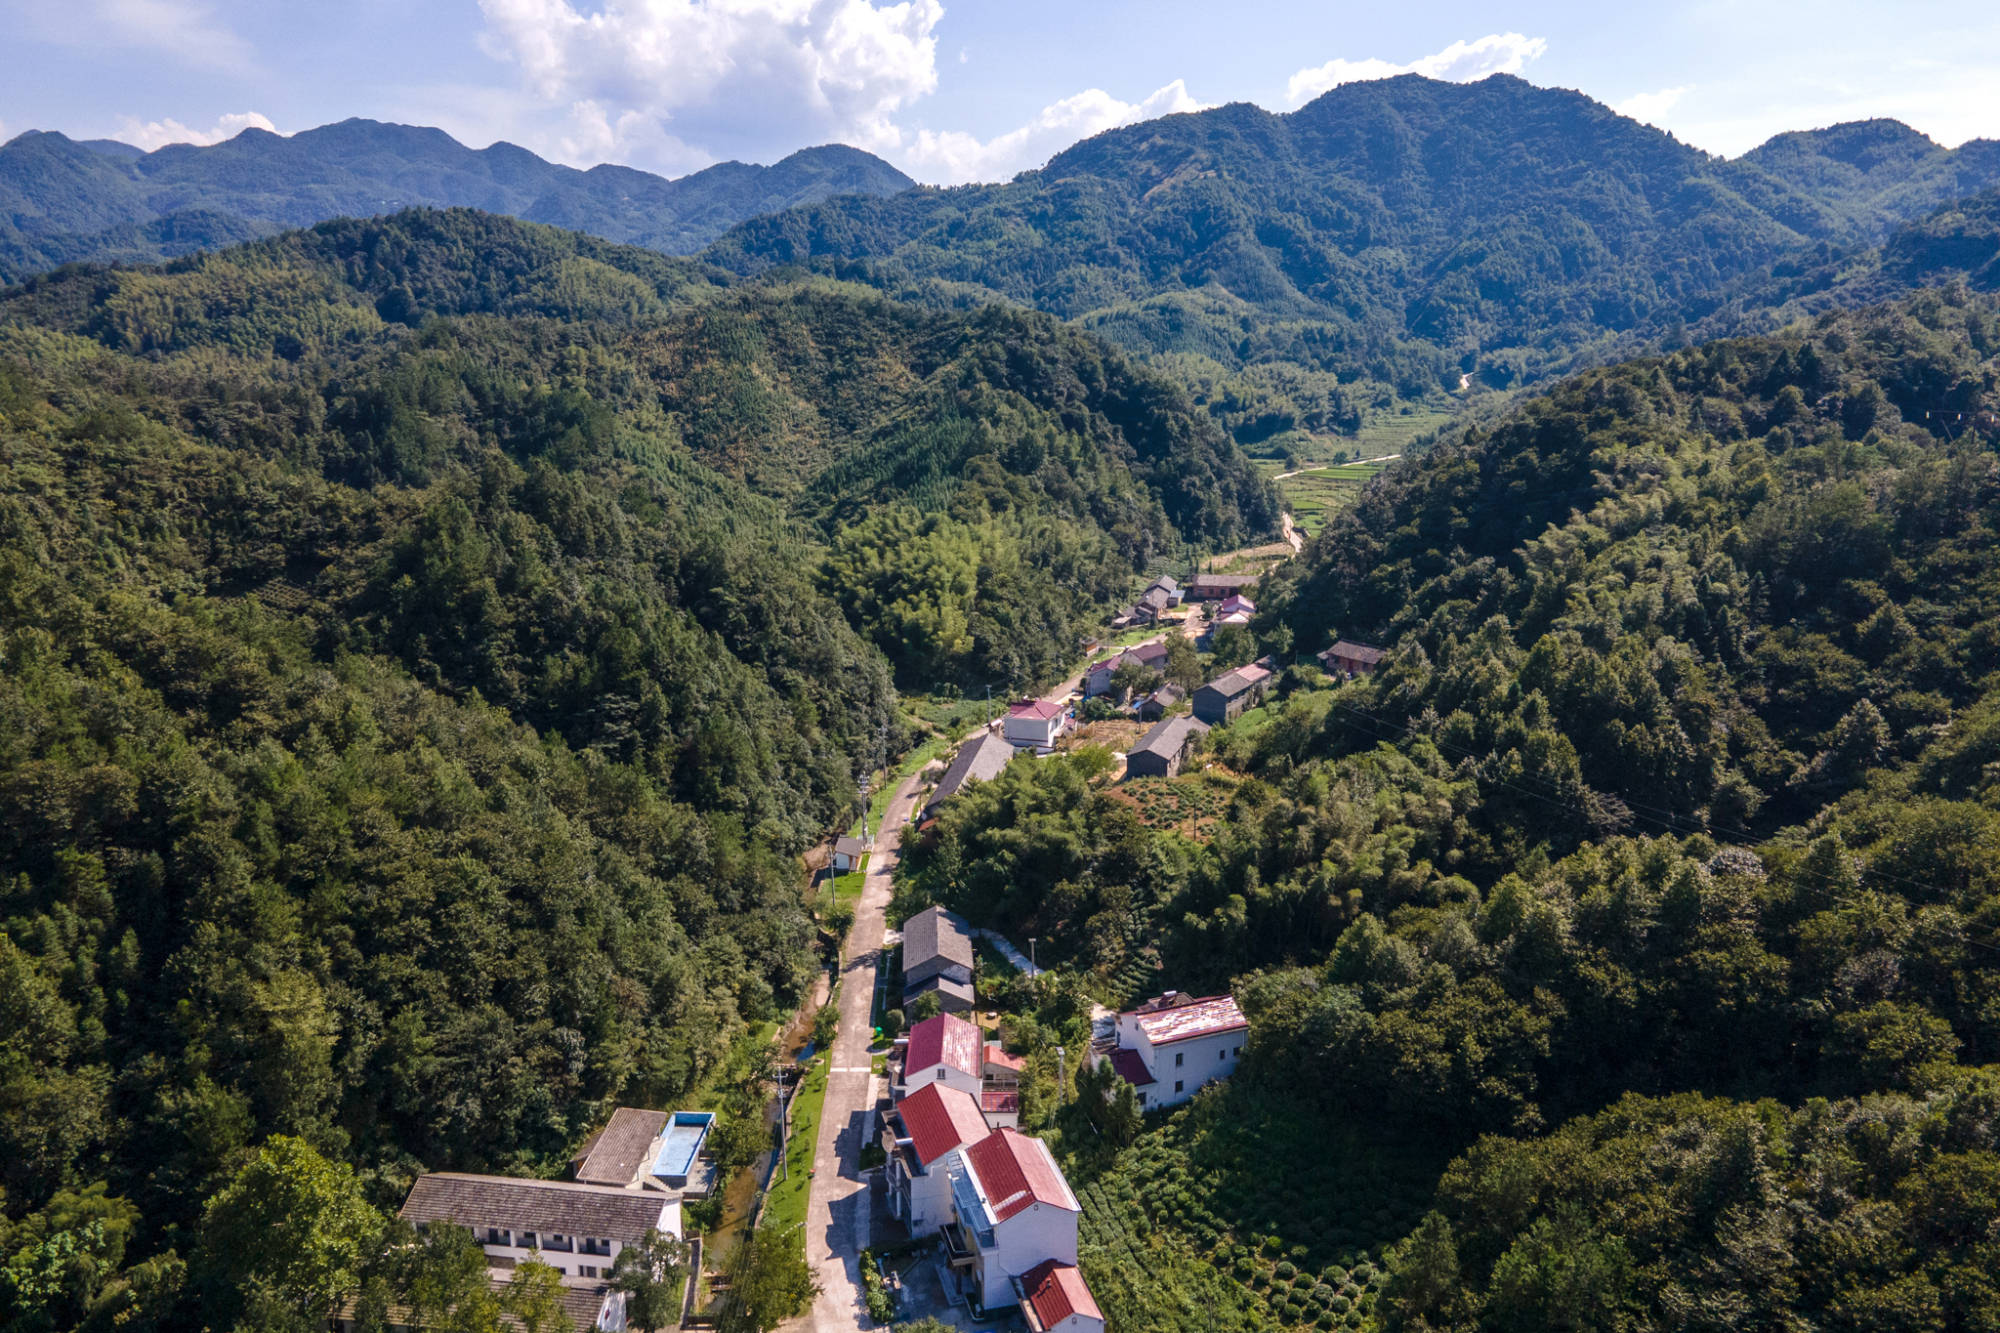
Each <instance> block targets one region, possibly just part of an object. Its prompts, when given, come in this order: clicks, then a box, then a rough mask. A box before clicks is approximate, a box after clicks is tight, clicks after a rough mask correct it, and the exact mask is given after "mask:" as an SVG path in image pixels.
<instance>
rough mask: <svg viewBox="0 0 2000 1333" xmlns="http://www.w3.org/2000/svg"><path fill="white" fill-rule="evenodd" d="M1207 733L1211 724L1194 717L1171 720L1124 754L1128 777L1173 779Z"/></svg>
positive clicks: (1143, 737)
mask: <svg viewBox="0 0 2000 1333" xmlns="http://www.w3.org/2000/svg"><path fill="white" fill-rule="evenodd" d="M1207 734H1208V724H1207V723H1205V722H1202V721H1199V720H1198V719H1196V718H1192V717H1170V718H1168V719H1167V720H1166V721H1164V722H1162V723H1160V724H1159V725H1158V726H1156V727H1154V728H1153V729H1152V730H1151V731H1148V732H1147V733H1146V734H1145V735H1144V736H1142V737H1140V738H1139V743H1138V744H1137V745H1135V746H1133V747H1132V748H1131V749H1130V750H1128V751H1126V752H1125V775H1126V776H1127V777H1134V778H1171V777H1176V776H1178V775H1179V774H1180V771H1181V767H1182V765H1184V764H1185V763H1187V757H1188V755H1189V754H1190V753H1191V752H1192V751H1193V750H1194V747H1195V745H1196V744H1197V743H1198V742H1199V741H1200V740H1201V738H1202V737H1203V736H1205V735H1207Z"/></svg>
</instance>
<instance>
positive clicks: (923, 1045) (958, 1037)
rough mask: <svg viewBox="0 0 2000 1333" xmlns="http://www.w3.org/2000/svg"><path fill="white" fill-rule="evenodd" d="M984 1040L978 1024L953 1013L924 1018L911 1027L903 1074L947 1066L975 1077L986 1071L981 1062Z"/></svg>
mask: <svg viewBox="0 0 2000 1333" xmlns="http://www.w3.org/2000/svg"><path fill="white" fill-rule="evenodd" d="M985 1044H986V1043H985V1040H984V1037H983V1035H982V1034H981V1033H980V1031H979V1029H978V1027H976V1026H975V1025H973V1024H971V1023H968V1022H966V1021H965V1020H964V1019H962V1018H959V1017H957V1016H955V1015H953V1014H939V1015H938V1016H937V1017H935V1018H926V1019H925V1020H924V1021H923V1022H921V1023H919V1024H917V1025H916V1026H915V1027H913V1028H911V1029H910V1045H909V1049H908V1050H907V1051H906V1052H904V1055H903V1076H904V1077H905V1078H908V1077H909V1076H910V1075H912V1074H914V1073H916V1072H917V1071H918V1070H920V1069H929V1068H931V1067H932V1066H933V1065H948V1066H950V1067H951V1068H953V1069H956V1070H959V1071H960V1072H961V1073H965V1074H969V1075H971V1076H972V1077H973V1078H978V1077H979V1076H980V1075H982V1074H984V1073H985V1072H986V1070H985V1067H984V1066H983V1065H982V1064H981V1063H980V1056H981V1055H983V1054H984V1049H983V1048H984V1047H985Z"/></svg>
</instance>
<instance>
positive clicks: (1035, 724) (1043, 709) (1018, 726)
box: [1002, 699, 1075, 751]
mask: <svg viewBox="0 0 2000 1333" xmlns="http://www.w3.org/2000/svg"><path fill="white" fill-rule="evenodd" d="M1074 721H1075V717H1074V715H1072V714H1071V712H1070V710H1069V705H1067V704H1063V703H1057V702H1055V701H1053V700H1049V699H1023V700H1021V701H1020V702H1019V703H1015V704H1010V705H1008V707H1007V721H1006V723H1005V724H1004V725H1003V728H1002V734H1003V735H1005V736H1006V738H1007V743H1008V744H1009V745H1012V746H1014V747H1016V748H1017V749H1033V750H1038V751H1040V750H1053V749H1054V748H1055V745H1056V742H1057V741H1058V740H1060V739H1061V738H1062V735H1063V733H1064V732H1066V731H1068V730H1069V729H1070V725H1071V724H1072V723H1073V722H1074Z"/></svg>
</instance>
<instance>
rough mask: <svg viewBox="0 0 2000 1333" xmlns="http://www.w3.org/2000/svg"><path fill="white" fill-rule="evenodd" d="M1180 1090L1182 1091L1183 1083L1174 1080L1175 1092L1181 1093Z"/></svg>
mask: <svg viewBox="0 0 2000 1333" xmlns="http://www.w3.org/2000/svg"><path fill="white" fill-rule="evenodd" d="M1180 1090H1181V1081H1180V1080H1179V1079H1175V1080H1174V1091H1175V1092H1179V1091H1180Z"/></svg>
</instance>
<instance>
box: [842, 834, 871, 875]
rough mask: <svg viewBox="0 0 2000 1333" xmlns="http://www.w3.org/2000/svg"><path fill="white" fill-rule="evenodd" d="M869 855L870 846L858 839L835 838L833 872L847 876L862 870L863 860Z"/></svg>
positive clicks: (850, 837)
mask: <svg viewBox="0 0 2000 1333" xmlns="http://www.w3.org/2000/svg"><path fill="white" fill-rule="evenodd" d="M867 854H868V844H867V843H865V842H863V841H862V840H861V839H859V838H856V837H852V836H849V837H844V838H835V839H834V840H833V871H834V873H835V874H836V875H845V874H847V873H849V872H850V871H854V870H859V869H861V858H862V857H864V856H866V855H867Z"/></svg>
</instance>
